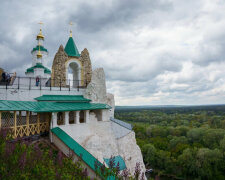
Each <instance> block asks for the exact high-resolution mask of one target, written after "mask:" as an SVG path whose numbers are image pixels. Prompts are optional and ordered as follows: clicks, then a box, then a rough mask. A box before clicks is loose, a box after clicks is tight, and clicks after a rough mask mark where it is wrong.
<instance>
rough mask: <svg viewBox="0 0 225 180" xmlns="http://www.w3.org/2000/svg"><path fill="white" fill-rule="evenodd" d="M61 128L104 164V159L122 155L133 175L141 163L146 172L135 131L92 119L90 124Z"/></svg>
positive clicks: (142, 169) (143, 170) (109, 122)
mask: <svg viewBox="0 0 225 180" xmlns="http://www.w3.org/2000/svg"><path fill="white" fill-rule="evenodd" d="M93 118H94V117H93ZM61 128H62V129H63V130H64V131H66V132H67V133H68V134H69V135H70V136H71V137H72V138H73V139H74V140H76V141H77V142H78V143H79V144H81V145H82V147H84V148H85V149H87V151H88V152H90V153H91V154H92V155H93V156H94V157H95V158H97V159H98V160H99V161H101V162H102V163H104V159H103V158H110V157H111V156H118V155H120V156H121V157H122V158H123V159H124V161H125V164H126V166H127V168H128V169H129V170H130V172H131V174H134V172H135V166H136V163H140V167H141V171H142V172H145V166H144V163H143V159H142V154H141V150H140V148H139V147H138V146H137V144H136V139H135V133H134V132H133V131H131V130H128V129H126V128H124V127H122V126H120V125H118V124H117V123H114V122H111V121H106V122H103V121H100V122H99V121H97V119H92V118H91V119H90V123H88V124H78V125H70V126H62V127H61Z"/></svg>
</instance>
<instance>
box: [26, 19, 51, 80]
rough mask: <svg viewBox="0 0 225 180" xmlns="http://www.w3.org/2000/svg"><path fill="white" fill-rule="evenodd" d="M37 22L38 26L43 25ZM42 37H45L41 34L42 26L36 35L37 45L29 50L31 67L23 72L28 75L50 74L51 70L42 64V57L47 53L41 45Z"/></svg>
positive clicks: (40, 75) (45, 75) (47, 75)
mask: <svg viewBox="0 0 225 180" xmlns="http://www.w3.org/2000/svg"><path fill="white" fill-rule="evenodd" d="M39 24H40V26H41V25H43V23H42V22H40V23H39ZM44 39H45V37H44V35H43V34H42V28H40V32H39V34H38V35H37V37H36V40H37V46H36V47H34V48H33V49H32V51H31V54H32V67H30V68H28V69H27V70H26V72H25V74H26V76H28V77H41V78H49V77H50V76H51V71H50V70H49V69H48V68H46V67H45V66H44V65H43V63H44V59H45V58H46V57H47V55H48V50H47V49H46V48H45V47H44V45H43V43H44Z"/></svg>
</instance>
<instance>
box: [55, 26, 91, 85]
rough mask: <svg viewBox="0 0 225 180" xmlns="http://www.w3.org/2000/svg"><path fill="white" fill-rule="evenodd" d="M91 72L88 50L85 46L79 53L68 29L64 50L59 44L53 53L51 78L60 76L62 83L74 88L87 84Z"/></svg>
mask: <svg viewBox="0 0 225 180" xmlns="http://www.w3.org/2000/svg"><path fill="white" fill-rule="evenodd" d="M70 25H72V23H70ZM59 64H60V65H59ZM91 73H92V68H91V60H90V57H89V53H88V50H87V49H86V48H85V49H84V50H83V51H82V52H81V54H80V53H79V51H78V48H77V46H76V44H75V42H74V39H73V35H72V30H71V29H70V36H69V39H68V41H67V43H66V46H65V48H64V50H63V47H62V46H60V48H59V50H58V52H57V53H56V55H55V58H54V61H53V65H52V79H56V78H60V81H61V83H63V85H65V86H71V87H74V88H76V87H77V86H85V85H87V84H88V83H89V82H90V81H91Z"/></svg>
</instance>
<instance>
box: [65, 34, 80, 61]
mask: <svg viewBox="0 0 225 180" xmlns="http://www.w3.org/2000/svg"><path fill="white" fill-rule="evenodd" d="M64 50H65V52H66V54H67V55H68V56H77V57H80V54H79V51H78V49H77V47H76V44H75V43H74V41H73V38H72V37H70V38H69V40H68V41H67V43H66V47H65V49H64Z"/></svg>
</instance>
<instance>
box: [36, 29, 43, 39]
mask: <svg viewBox="0 0 225 180" xmlns="http://www.w3.org/2000/svg"><path fill="white" fill-rule="evenodd" d="M44 38H45V37H44V35H43V34H42V30H41V29H40V32H39V34H38V35H37V40H39V39H42V40H44Z"/></svg>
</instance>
